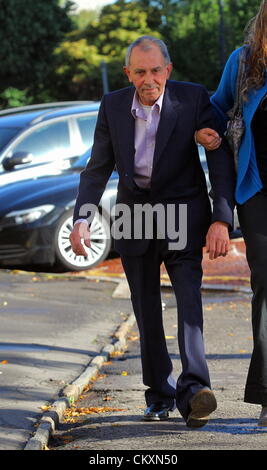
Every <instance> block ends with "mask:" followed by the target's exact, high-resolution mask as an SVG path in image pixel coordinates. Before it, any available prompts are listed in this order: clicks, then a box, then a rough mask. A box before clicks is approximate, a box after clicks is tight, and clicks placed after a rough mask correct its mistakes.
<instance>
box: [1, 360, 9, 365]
mask: <svg viewBox="0 0 267 470" xmlns="http://www.w3.org/2000/svg"><path fill="white" fill-rule="evenodd" d="M0 364H8V361H7V360H3V361H1V362H0Z"/></svg>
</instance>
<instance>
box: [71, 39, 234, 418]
mask: <svg viewBox="0 0 267 470" xmlns="http://www.w3.org/2000/svg"><path fill="white" fill-rule="evenodd" d="M124 71H125V73H126V74H127V76H128V79H129V81H130V83H132V84H133V86H130V87H126V88H124V89H121V90H118V91H115V92H111V93H109V94H107V95H105V96H104V97H103V99H102V102H101V106H100V111H99V116H98V121H97V125H96V131H95V138H94V145H93V149H92V155H91V158H90V160H89V163H88V165H87V167H86V168H85V170H84V171H83V172H82V174H81V179H80V186H79V193H78V197H77V201H76V206H75V210H74V228H73V231H72V234H71V237H70V238H71V243H72V249H73V251H74V252H75V253H76V254H80V255H83V256H86V249H85V247H84V246H83V243H82V239H84V241H85V245H88V246H89V244H90V230H89V229H88V221H87V220H86V218H87V215H88V214H85V213H84V211H82V210H81V209H82V208H84V207H88V206H86V205H88V204H90V205H95V206H97V205H98V203H99V201H100V198H101V195H102V193H103V191H104V188H105V185H106V183H107V181H108V178H109V176H110V174H111V172H112V171H113V169H114V167H115V166H116V169H117V171H118V174H119V184H118V195H117V203H118V204H119V208H120V209H121V208H123V207H125V208H126V207H127V208H129V211H130V214H131V215H130V218H128V219H127V218H126V219H125V220H128V222H125V224H126V225H127V227H126V228H127V230H125V231H126V232H127V236H120V237H119V236H118V237H117V239H115V247H116V249H117V251H118V252H119V253H120V255H121V260H122V264H123V267H124V270H125V273H126V277H127V280H128V283H129V287H130V290H131V299H132V304H133V309H134V312H135V316H136V320H137V324H138V327H139V332H140V347H141V360H142V372H143V382H144V384H145V385H146V386H147V387H148V388H147V390H146V392H145V399H146V404H147V408H146V409H145V411H144V419H145V420H151V421H153V420H155V421H156V420H161V419H167V418H168V417H169V411H173V410H174V409H175V407H176V406H177V408H178V410H179V411H180V413H181V415H182V416H183V418H184V420H185V421H186V424H187V426H189V427H200V426H203V425H204V424H206V423H207V422H208V419H209V415H210V413H212V412H213V411H214V410H215V409H216V406H217V404H216V399H215V396H214V393H213V392H212V390H211V384H210V377H209V371H208V367H207V363H206V359H205V352H204V344H203V315H202V302H201V294H200V287H201V280H202V267H201V262H202V250H203V246H204V245H206V249H207V251H208V252H209V256H210V258H211V259H214V258H217V257H218V256H225V255H226V254H227V251H228V247H229V230H230V229H231V226H232V220H233V207H234V200H233V193H234V165H233V159H232V156H231V154H229V152H228V150H227V147H226V146H225V147H224V145H221V147H220V148H219V149H217V150H214V151H211V152H207V160H208V166H209V175H210V180H211V185H212V189H213V210H211V206H210V201H209V197H208V193H207V186H206V180H205V175H204V172H203V170H202V167H201V163H200V159H199V155H198V149H197V145H196V143H195V140H194V135H195V132H196V131H197V130H198V129H201V128H205V127H210V128H212V127H213V128H216V123H215V122H214V119H215V117H214V116H213V111H212V107H211V105H210V102H209V96H208V93H207V92H206V90H205V89H204V88H203V87H202V86H201V85H197V84H193V83H186V82H176V81H171V80H169V77H170V74H171V71H172V64H171V61H170V57H169V54H168V50H167V48H166V45H165V44H164V43H163V42H162V41H160V40H158V39H155V38H153V37H149V36H142V37H141V38H139V39H138V40H137V41H135V42H134V43H133V44H131V46H130V47H129V48H128V52H127V56H126V65H125V67H124ZM144 207H146V208H147V207H150V208H152V209H155V208H156V207H160V208H161V209H162V211H161V215H160V217H157V215H158V213H157V211H155V212H154V211H153V217H152V219H151V218H150V222H148V219H146V220H145V225H146V224H148V223H149V224H150V225H149V228H150V229H151V230H150V233H149V236H146V234H147V226H145V229H144V230H143V229H141V232H140V231H139V233H138V236H135V234H136V232H134V230H133V231H132V233H131V236H129V232H128V228H129V227H128V224H129V225H131V222H132V221H133V220H134V219H135V218H137V219H138V224H137V225H138V227H139V226H140V221H141V222H142V221H143V219H144V217H143V218H142V215H144V213H145V211H143V212H142V211H140V208H144ZM170 208H171V209H172V211H170V210H169V209H170ZM185 208H186V212H185V211H184V209H185ZM140 213H142V215H141V216H140ZM81 214H82V215H81ZM162 214H163V215H164V216H166V215H167V216H168V215H169V220H168V217H165V218H166V220H165V219H164V221H162ZM170 214H171V216H170ZM181 214H182V216H181ZM158 219H159V220H158ZM172 224H174V233H175V234H176V235H177V234H178V239H179V241H177V239H176V242H175V243H171V241H172V242H173V234H172V233H171V234H170V233H169V232H170V231H169V230H168V227H170V225H172ZM141 225H142V224H141ZM89 226H90V225H89ZM159 227H160V229H159V230H158V228H159ZM164 227H165V228H166V227H167V231H166V230H165V231H164ZM125 231H124V232H125ZM148 232H149V230H148ZM115 233H118V231H117V232H116V231H115ZM115 238H116V237H115ZM162 262H164V264H165V266H166V269H167V272H168V274H169V277H170V280H171V282H172V286H173V289H174V292H175V295H176V300H177V307H178V343H179V350H180V356H181V364H182V371H181V373H180V375H179V378H178V380H177V381H175V380H174V378H173V374H172V362H171V360H170V357H169V354H168V350H167V346H166V341H165V334H164V325H163V319H162V303H161V296H160V265H161V263H162Z"/></svg>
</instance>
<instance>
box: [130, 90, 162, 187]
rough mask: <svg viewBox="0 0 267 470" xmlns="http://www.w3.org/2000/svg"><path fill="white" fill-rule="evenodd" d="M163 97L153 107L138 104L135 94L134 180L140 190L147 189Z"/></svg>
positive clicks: (133, 107)
mask: <svg viewBox="0 0 267 470" xmlns="http://www.w3.org/2000/svg"><path fill="white" fill-rule="evenodd" d="M163 95H164V93H162V95H160V97H159V98H158V99H157V101H156V102H155V103H154V104H153V106H145V105H143V104H142V103H140V101H139V99H138V94H137V92H135V94H134V98H133V103H132V108H131V112H132V115H133V117H134V118H135V141H134V145H135V161H134V180H135V182H136V184H137V185H138V186H140V187H141V188H146V189H147V188H149V187H150V181H151V173H152V167H153V158H154V150H155V142H156V134H157V129H158V125H159V120H160V112H161V108H162V101H163Z"/></svg>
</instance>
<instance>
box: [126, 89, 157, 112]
mask: <svg viewBox="0 0 267 470" xmlns="http://www.w3.org/2000/svg"><path fill="white" fill-rule="evenodd" d="M163 96H164V91H163V93H162V94H161V95H160V96H159V97H158V99H157V101H155V103H154V104H153V106H151V108H154V107H156V108H157V110H158V112H159V114H160V112H161V109H162V102H163ZM140 110H141V111H143V109H142V105H141V103H140V101H139V98H138V93H137V90H135V93H134V97H133V102H132V108H131V113H132V115H133V117H134V118H135V119H136V118H137V117H138V114H140Z"/></svg>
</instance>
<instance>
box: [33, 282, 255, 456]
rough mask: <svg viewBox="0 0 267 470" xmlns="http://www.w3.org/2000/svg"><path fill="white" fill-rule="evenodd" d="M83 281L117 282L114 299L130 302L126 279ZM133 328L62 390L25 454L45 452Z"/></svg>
mask: <svg viewBox="0 0 267 470" xmlns="http://www.w3.org/2000/svg"><path fill="white" fill-rule="evenodd" d="M82 277H86V278H90V279H92V280H98V281H100V280H102V281H107V282H111V281H112V282H117V283H118V286H117V288H116V289H115V291H114V293H113V297H121V298H130V293H129V288H128V283H127V281H126V279H125V278H124V279H123V278H121V277H119V278H115V277H109V276H103V277H102V276H87V275H86V276H82ZM162 286H163V287H171V283H170V282H168V281H165V280H164V281H163V282H162ZM201 288H202V290H205V291H227V292H245V293H250V292H251V290H250V288H249V287H246V286H238V285H225V284H222V285H221V284H205V283H203V284H202V287H201ZM134 324H135V316H134V314H131V315H129V317H128V319H127V320H125V321H124V322H123V323H122V324H121V325H120V326H119V327H118V329H117V330H116V332H115V334H114V338H113V340H114V341H113V342H111V343H109V344H107V345H106V346H105V347H104V348H103V349H102V350H101V352H100V354H99V355H98V356H96V357H95V358H94V359H92V360H91V361H90V363H89V364H88V366H87V367H86V369H85V370H84V372H82V374H81V375H80V376H79V377H77V378H76V379H75V380H74V381H73V382H72V383H71V384H69V385H67V386H66V387H65V388H64V389H63V391H62V396H59V398H58V399H57V400H56V401H55V402H54V403H53V404H52V406H50V407H49V409H48V411H46V412H45V413H44V414H43V416H42V418H41V420H40V422H39V426H38V429H37V431H36V432H35V434H34V435H33V436H32V437H31V438H30V439H29V440H28V442H27V444H26V446H25V448H24V450H44V449H45V448H46V447H47V444H48V441H49V439H50V436H51V435H52V434H53V433H54V432H55V430H56V428H57V426H58V423H59V421H60V420H61V418H62V416H63V414H64V412H65V410H66V409H67V408H69V407H70V406H71V405H72V404H73V403H74V402H75V401H76V400H77V399H78V397H79V396H80V395H81V393H82V391H83V390H84V388H85V387H86V386H87V385H88V384H89V382H90V381H91V380H92V379H93V378H94V377H95V376H96V374H97V373H98V372H99V370H100V369H101V366H102V365H103V363H104V362H105V361H107V360H109V358H110V356H111V354H112V353H113V352H115V351H124V350H125V349H126V347H127V333H128V332H129V330H130V329H131V328H132V326H133V325H134Z"/></svg>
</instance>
